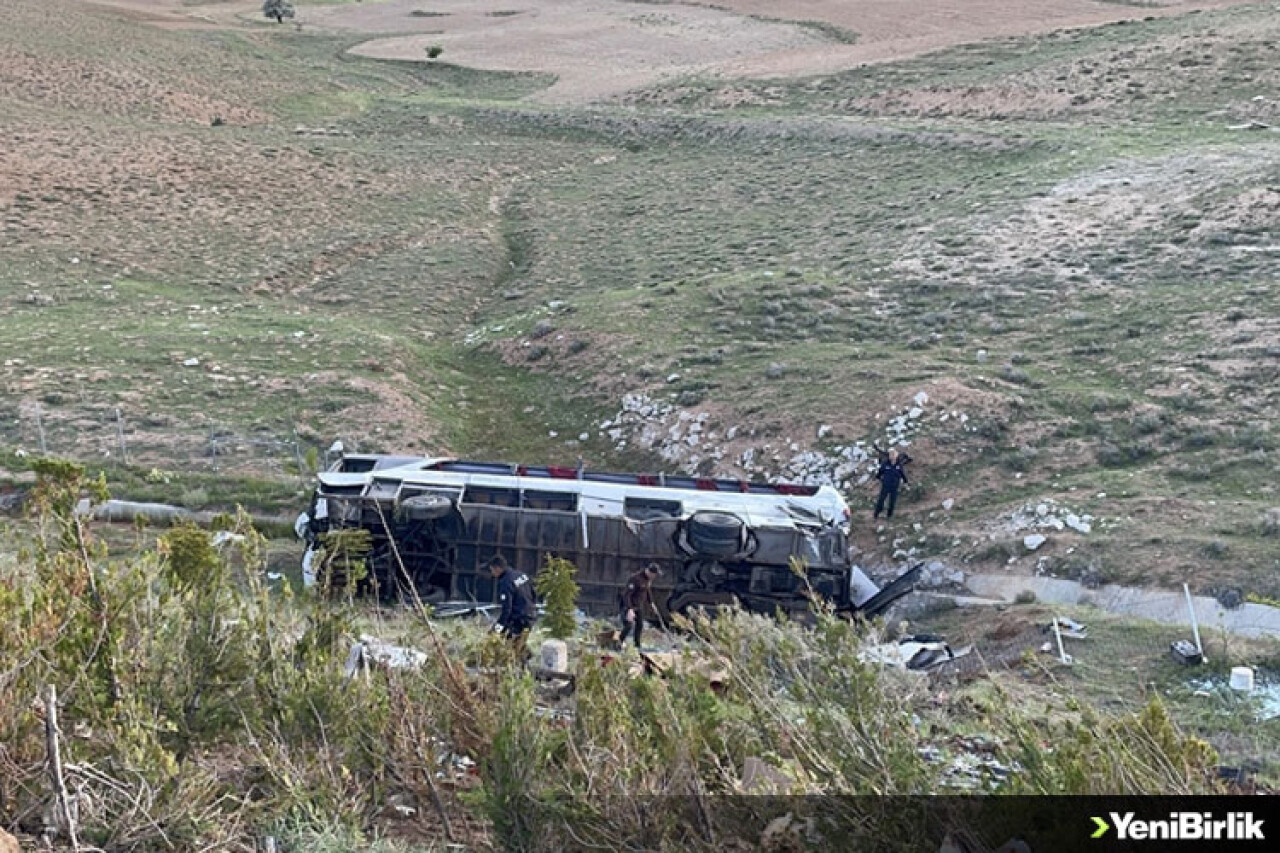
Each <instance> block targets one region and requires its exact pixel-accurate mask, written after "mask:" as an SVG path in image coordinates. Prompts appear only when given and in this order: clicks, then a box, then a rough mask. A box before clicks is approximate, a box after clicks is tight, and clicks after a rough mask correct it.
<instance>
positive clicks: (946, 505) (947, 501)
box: [942, 498, 956, 510]
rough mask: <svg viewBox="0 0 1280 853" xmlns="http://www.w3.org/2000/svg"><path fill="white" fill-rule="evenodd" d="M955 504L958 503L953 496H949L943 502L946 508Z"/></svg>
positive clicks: (943, 506)
mask: <svg viewBox="0 0 1280 853" xmlns="http://www.w3.org/2000/svg"><path fill="white" fill-rule="evenodd" d="M955 505H956V502H955V501H954V500H952V499H951V498H947V499H946V500H945V501H943V502H942V508H943V509H946V510H949V509H951V508H952V507H953V506H955Z"/></svg>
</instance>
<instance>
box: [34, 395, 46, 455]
mask: <svg viewBox="0 0 1280 853" xmlns="http://www.w3.org/2000/svg"><path fill="white" fill-rule="evenodd" d="M36 432H38V433H39V434H40V455H41V456H48V455H49V450H48V448H46V447H45V444H44V420H43V419H41V417H40V404H39V403H36Z"/></svg>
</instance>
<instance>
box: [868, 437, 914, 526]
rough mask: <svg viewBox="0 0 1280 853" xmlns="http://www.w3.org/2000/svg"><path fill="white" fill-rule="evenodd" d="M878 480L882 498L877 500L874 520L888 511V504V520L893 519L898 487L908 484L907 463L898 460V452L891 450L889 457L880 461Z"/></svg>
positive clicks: (877, 473)
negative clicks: (886, 505)
mask: <svg viewBox="0 0 1280 853" xmlns="http://www.w3.org/2000/svg"><path fill="white" fill-rule="evenodd" d="M876 479H877V480H879V481H880V497H879V498H877V499H876V511H875V514H874V515H873V516H872V518H879V517H880V513H881V512H882V511H884V510H885V509H886V507H885V504H886V503H887V504H888V512H887V513H886V517H887V518H893V508H894V507H895V506H897V504H898V486H899V485H902V484H907V485H909V483H907V469H906V463H905V462H904V461H902V460H901V459H899V458H898V451H896V450H890V451H889V453H888V455H887V456H885V457H884V458H882V459H881V460H880V470H879V471H877V472H876Z"/></svg>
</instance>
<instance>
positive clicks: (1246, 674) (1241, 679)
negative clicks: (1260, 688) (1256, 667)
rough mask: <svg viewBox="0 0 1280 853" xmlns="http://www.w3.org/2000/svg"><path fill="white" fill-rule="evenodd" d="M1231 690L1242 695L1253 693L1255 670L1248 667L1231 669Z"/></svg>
mask: <svg viewBox="0 0 1280 853" xmlns="http://www.w3.org/2000/svg"><path fill="white" fill-rule="evenodd" d="M1228 683H1229V684H1230V685H1231V689H1232V690H1235V691H1238V692H1240V693H1252V692H1253V668H1252V667H1248V666H1233V667H1231V680H1230V682H1228Z"/></svg>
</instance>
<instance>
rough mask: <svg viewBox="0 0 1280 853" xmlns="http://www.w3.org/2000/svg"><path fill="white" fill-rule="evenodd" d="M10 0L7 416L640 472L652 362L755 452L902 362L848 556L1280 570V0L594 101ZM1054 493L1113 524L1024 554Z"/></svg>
mask: <svg viewBox="0 0 1280 853" xmlns="http://www.w3.org/2000/svg"><path fill="white" fill-rule="evenodd" d="M0 24H3V27H2V28H0V31H2V32H4V33H5V34H6V35H4V36H0V109H2V110H3V113H4V115H5V116H6V127H5V135H6V137H7V140H8V144H6V145H5V146H3V147H2V150H0V173H2V174H3V175H4V176H5V180H4V181H3V182H0V213H2V218H3V221H4V229H5V230H4V239H3V240H0V322H3V324H4V330H5V333H4V335H3V337H2V338H0V377H2V380H3V383H4V388H5V394H4V395H3V397H2V398H0V441H2V442H3V443H4V444H5V445H7V446H9V447H11V448H17V447H21V448H23V449H24V450H26V451H28V452H35V451H36V450H37V449H38V444H39V434H40V432H41V430H43V432H44V436H45V439H44V440H45V444H46V446H47V448H48V449H49V450H51V451H53V452H58V453H64V454H71V455H75V456H79V457H81V458H86V459H92V460H103V461H105V462H107V463H110V464H115V463H117V462H118V460H119V456H120V437H121V436H120V434H118V432H117V429H118V428H119V432H120V433H122V434H123V438H124V443H125V446H126V452H127V453H128V455H129V460H128V461H129V463H130V465H131V466H133V470H135V473H134V474H133V475H131V476H133V477H135V479H137V480H139V481H141V479H142V478H141V473H145V472H146V471H147V470H149V469H150V468H152V467H156V468H159V469H164V470H174V471H176V472H179V473H177V474H175V476H174V478H173V479H174V481H175V488H174V489H173V490H172V492H171V493H170V494H169V495H168V496H169V497H171V498H174V499H177V498H180V497H182V494H183V493H184V492H191V491H193V483H194V481H193V480H190V479H189V478H190V477H191V476H192V475H190V474H187V475H183V474H182V473H181V472H209V471H211V470H213V469H215V468H216V469H217V470H218V471H219V472H228V471H231V472H238V473H240V474H243V475H246V476H249V475H253V476H263V475H266V476H276V477H280V476H284V475H285V473H286V472H287V471H290V470H296V468H297V467H298V466H297V461H298V459H299V458H301V457H304V455H305V453H306V451H307V450H309V449H323V448H324V447H327V446H328V444H329V442H330V441H332V439H333V438H335V437H339V436H341V437H343V438H344V440H345V441H346V442H347V444H348V446H359V447H360V448H361V449H423V450H431V451H446V450H447V451H450V452H455V453H459V454H467V455H483V456H499V457H520V458H537V459H547V460H550V461H572V460H574V459H576V458H577V457H578V456H584V457H585V458H586V459H587V460H588V461H589V462H590V463H592V464H595V465H600V466H623V465H635V466H642V467H651V466H655V465H657V464H659V462H658V461H657V460H656V458H655V457H654V455H653V454H652V452H651V449H647V448H645V447H644V446H642V445H641V444H639V443H637V442H636V441H631V442H629V443H628V444H627V446H626V447H625V448H623V449H619V448H618V446H617V444H618V442H615V441H612V440H610V439H609V437H608V436H607V435H606V434H605V432H604V431H603V430H601V429H599V428H598V426H599V424H600V423H601V422H602V421H603V420H605V419H607V418H609V417H610V415H611V414H612V413H613V412H614V411H616V410H617V408H618V406H619V400H620V398H621V397H622V395H623V394H626V393H631V392H644V393H647V394H649V395H651V396H653V397H655V398H657V399H659V400H668V401H670V402H672V403H674V404H677V405H679V406H681V407H683V408H685V409H687V410H688V411H689V412H690V413H706V414H707V415H708V418H709V420H708V421H707V424H708V433H715V434H716V435H717V436H719V437H720V440H721V444H722V446H723V453H722V456H721V458H720V459H719V460H718V461H717V460H715V459H714V458H713V456H712V455H710V454H704V455H703V456H702V458H700V460H699V462H698V463H697V464H701V465H702V466H704V467H712V468H718V469H721V470H724V471H726V472H730V471H740V470H742V469H741V466H740V462H741V459H742V454H743V453H745V452H747V451H750V452H751V454H752V457H753V459H754V460H755V462H754V464H757V465H759V466H760V467H761V468H762V469H763V471H764V472H765V473H768V472H770V471H776V470H781V468H782V467H783V466H784V465H785V463H786V461H787V458H788V457H790V456H791V455H792V453H794V452H796V451H798V450H804V449H809V448H817V449H830V448H831V447H833V446H836V445H843V444H846V443H849V442H852V441H855V440H858V439H862V440H869V439H871V438H875V437H883V436H884V434H885V429H886V425H887V423H888V422H889V420H890V419H891V418H892V417H893V416H894V415H895V414H897V413H898V412H901V411H902V410H903V409H904V408H906V407H909V406H911V405H912V402H911V401H912V398H913V397H914V395H915V394H916V393H917V392H919V391H922V390H923V391H926V392H927V393H928V395H929V397H930V402H929V405H928V406H927V407H925V413H924V415H923V417H922V418H921V419H920V420H919V421H918V422H917V428H916V430H915V434H914V436H913V444H912V451H913V454H914V455H915V456H916V457H917V459H918V460H919V461H918V462H917V463H916V464H915V465H914V467H913V473H914V474H915V478H916V481H917V484H918V488H916V490H915V491H914V492H912V493H909V494H908V495H907V498H906V506H905V507H904V512H903V514H902V516H901V517H900V522H901V523H900V524H899V526H897V527H893V528H890V529H887V530H885V531H883V533H881V534H879V535H877V533H876V531H875V530H874V528H871V527H869V526H868V525H866V524H863V523H861V522H860V523H859V527H858V540H859V544H860V546H861V547H862V548H864V549H865V550H866V551H868V552H869V554H870V559H872V560H878V559H888V558H889V556H890V555H891V554H892V553H893V551H894V550H896V548H897V547H898V546H900V545H909V546H912V547H915V548H917V553H918V554H919V555H931V554H941V555H944V556H946V557H948V558H949V559H952V560H956V561H962V560H968V561H969V565H970V566H975V567H983V566H988V567H997V566H1004V565H1006V564H1007V563H1008V561H1009V558H1010V557H1014V558H1017V559H1015V562H1017V563H1020V564H1021V566H1022V570H1025V571H1031V570H1032V566H1031V564H1032V563H1033V562H1035V561H1036V560H1039V559H1040V558H1044V559H1043V560H1042V561H1041V562H1040V565H1039V569H1038V570H1039V571H1043V572H1053V573H1057V574H1076V575H1079V574H1090V575H1091V576H1092V577H1094V578H1095V579H1097V578H1101V579H1124V580H1143V581H1155V582H1160V581H1164V582H1175V581H1181V580H1183V579H1190V580H1191V581H1192V582H1193V584H1194V585H1195V586H1196V587H1198V588H1201V589H1205V588H1212V587H1224V586H1239V587H1244V588H1245V589H1247V590H1252V591H1255V592H1259V593H1262V594H1265V595H1270V596H1276V595H1280V582H1277V581H1276V580H1275V578H1276V577H1277V576H1278V575H1277V574H1276V572H1275V570H1276V569H1277V568H1280V563H1277V556H1276V554H1277V549H1276V541H1277V540H1276V539H1275V538H1274V535H1271V536H1268V535H1267V528H1266V527H1265V525H1264V523H1263V517H1264V513H1265V512H1266V510H1267V509H1268V508H1270V507H1272V506H1275V505H1277V504H1280V497H1277V495H1276V492H1275V486H1274V483H1275V482H1276V479H1277V478H1276V474H1277V461H1276V460H1277V456H1276V454H1277V450H1278V448H1280V445H1278V444H1277V436H1276V432H1275V426H1274V424H1275V416H1276V410H1277V394H1278V392H1277V389H1278V388H1280V320H1278V319H1277V318H1280V289H1277V286H1276V284H1277V283H1276V277H1277V268H1278V267H1280V263H1278V257H1277V255H1278V250H1277V248H1276V247H1277V242H1278V241H1277V228H1278V224H1277V223H1278V222H1280V137H1278V136H1277V135H1276V132H1275V131H1274V130H1272V129H1271V126H1274V125H1276V124H1278V123H1280V117H1278V116H1277V112H1280V102H1277V100H1276V99H1275V98H1274V92H1275V91H1276V83H1277V82H1278V81H1277V77H1278V76H1280V71H1277V68H1276V65H1275V63H1274V62H1273V61H1271V58H1272V57H1273V56H1274V53H1275V48H1276V43H1277V40H1280V24H1278V23H1277V20H1276V16H1275V15H1274V13H1273V11H1272V10H1271V9H1270V7H1267V6H1259V7H1244V8H1240V9H1235V10H1229V11H1223V12H1218V13H1212V14H1201V15H1190V16H1186V17H1181V18H1174V19H1162V20H1152V21H1144V22H1134V23H1130V24H1125V25H1115V26H1108V27H1103V28H1100V29H1096V30H1087V31H1064V32H1058V33H1053V34H1049V35H1046V36H1042V37H1036V38H1027V39H1020V40H1008V41H1000V40H996V41H990V42H984V43H981V44H978V45H974V46H971V47H965V48H960V49H955V50H950V51H946V52H943V53H939V54H933V55H929V56H926V57H922V58H920V59H917V60H913V61H910V62H905V63H901V64H895V65H884V66H870V67H866V68H861V69H857V70H854V71H850V72H847V73H845V74H841V75H834V76H824V77H821V78H816V79H801V80H766V81H748V82H741V81H738V82H733V83H731V84H730V83H725V82H723V81H719V80H716V79H705V80H703V79H690V80H682V81H679V82H678V83H672V84H670V85H667V86H665V87H662V88H659V89H656V90H652V91H646V92H641V93H638V94H635V95H633V96H629V97H628V98H626V99H623V100H621V101H619V102H618V103H613V104H607V105H601V106H597V107H592V108H580V109H571V108H562V109H552V108H546V107H534V106H531V105H529V104H527V103H523V102H520V101H519V98H520V97H521V96H522V95H525V94H528V93H530V92H533V91H537V90H538V89H539V88H541V87H543V86H545V85H547V84H548V83H549V82H550V80H549V79H548V78H546V77H540V76H533V75H516V74H507V73H502V74H497V73H484V72H477V71H471V70H466V69H461V68H456V67H451V66H449V65H447V64H425V63H423V64H411V63H404V64H395V63H378V62H373V61H367V60H360V59H356V58H352V57H351V56H349V55H346V54H344V50H345V48H346V47H348V46H350V44H351V42H350V41H345V40H343V38H340V37H337V36H333V35H328V34H324V33H320V32H313V31H312V30H311V29H310V28H303V29H302V30H301V31H298V30H294V29H291V28H288V27H275V26H246V27H243V28H240V29H236V30H234V31H228V30H210V31H184V32H177V31H164V30H160V29H155V28H148V27H141V26H139V25H137V24H134V23H129V22H127V21H124V20H122V19H121V18H120V17H118V16H117V15H115V14H113V13H111V12H109V11H105V10H100V9H96V8H94V7H91V6H84V5H82V4H77V3H70V2H67V0H52V2H35V0H15V2H11V3H6V4H5V7H4V9H3V10H0ZM121 46H127V47H126V48H122V47H121ZM445 58H446V59H447V57H445ZM770 377H774V378H770ZM117 409H118V410H119V412H120V415H119V418H118V419H117V415H116V411H117ZM944 412H946V413H948V414H951V413H955V414H954V416H951V417H948V418H947V419H946V420H945V421H944V420H942V414H943V413H944ZM961 414H963V415H964V416H965V417H964V419H963V420H962V419H961V418H960V417H959V415H961ZM819 425H826V426H829V427H830V430H828V431H826V432H824V435H823V437H822V439H821V440H819V439H818V438H817V433H818V426H819ZM735 427H736V428H737V429H735V430H734V433H735V436H734V438H733V439H731V440H730V439H725V438H724V436H725V435H727V434H728V431H729V430H730V429H731V428H735ZM584 433H585V434H586V435H587V439H586V440H585V441H582V440H580V438H579V436H580V435H581V434H584ZM882 440H883V439H882ZM793 445H794V447H795V451H793V450H792V447H793ZM20 464H21V463H20V462H14V465H15V466H20ZM691 464H692V463H691ZM128 476H130V475H126V477H125V479H126V481H127V478H128ZM184 476H186V477H188V480H184V479H183V477H184ZM286 482H287V481H286ZM153 485H154V484H153ZM197 485H198V484H197ZM294 487H295V486H294V485H293V484H292V483H289V484H288V485H287V486H286V490H287V489H291V488H294ZM154 491H161V492H162V491H163V490H160V489H156V490H154ZM196 491H197V493H196V495H195V497H200V494H199V490H198V489H197V490H196ZM203 491H204V497H205V499H206V501H207V502H209V503H211V504H217V503H218V499H217V498H216V497H215V496H211V495H210V493H209V490H208V489H207V488H205V489H203ZM1100 495H1105V497H1099V496H1100ZM222 497H223V498H224V499H225V498H226V497H228V496H222ZM854 497H855V499H856V501H857V502H858V505H859V508H860V509H862V508H865V506H866V505H867V502H868V500H869V496H868V494H867V493H865V492H855V493H854ZM1046 497H1049V498H1054V499H1056V500H1058V501H1060V502H1062V503H1064V504H1067V505H1069V506H1071V507H1073V508H1074V509H1076V510H1077V511H1080V512H1087V513H1090V514H1092V515H1094V516H1095V517H1096V518H1098V519H1099V523H1098V524H1097V525H1095V530H1094V532H1093V533H1091V534H1090V535H1089V536H1088V537H1075V536H1071V535H1067V536H1064V537H1056V538H1055V541H1052V542H1051V543H1050V544H1049V545H1048V546H1047V547H1046V548H1045V549H1044V550H1042V551H1040V552H1038V553H1037V554H1036V555H1035V557H1034V558H1033V557H1029V556H1026V557H1024V556H1023V551H1022V550H1021V545H1020V541H1019V540H1020V535H1019V534H1017V532H1016V531H1013V530H1011V529H1010V528H1009V525H1008V523H1007V519H1008V515H1009V513H1010V512H1012V511H1014V510H1016V509H1018V508H1019V507H1021V506H1023V505H1024V504H1027V503H1031V504H1034V503H1036V502H1038V501H1041V500H1043V499H1044V498H1046ZM948 498H950V499H953V500H954V501H955V505H954V509H953V510H951V511H949V512H943V511H942V510H941V508H940V504H941V502H942V501H943V500H944V499H948ZM913 523H919V524H921V525H922V528H921V529H920V530H915V529H912V528H911V527H910V526H909V525H911V524H913ZM1059 540H1060V541H1059Z"/></svg>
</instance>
